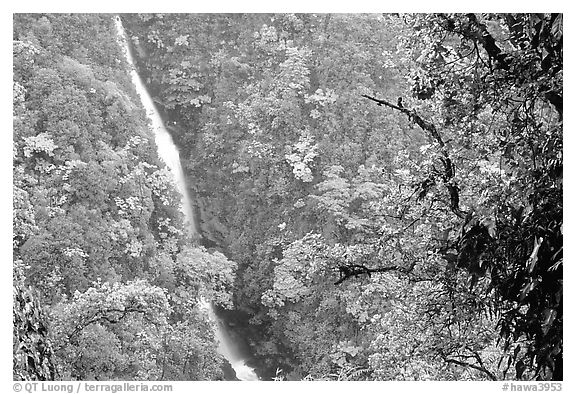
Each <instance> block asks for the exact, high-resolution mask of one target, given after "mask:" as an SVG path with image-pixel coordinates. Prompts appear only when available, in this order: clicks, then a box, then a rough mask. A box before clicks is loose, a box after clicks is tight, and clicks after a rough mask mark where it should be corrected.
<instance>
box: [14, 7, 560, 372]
mask: <svg viewBox="0 0 576 394" xmlns="http://www.w3.org/2000/svg"><path fill="white" fill-rule="evenodd" d="M121 18H122V21H123V23H124V25H125V26H126V28H127V30H128V33H129V36H130V39H131V40H130V41H131V46H132V50H133V53H134V55H135V56H136V58H137V60H138V64H137V66H138V72H139V73H140V75H141V76H143V77H144V80H145V81H146V83H147V86H148V89H149V91H150V92H151V94H152V95H153V98H154V100H155V102H156V105H157V106H158V109H159V110H160V111H161V112H162V115H163V118H164V120H165V123H166V124H167V125H168V127H169V130H170V132H171V134H172V135H173V137H174V139H175V141H176V143H177V145H178V146H179V148H180V151H181V158H182V161H183V164H184V167H185V171H186V175H187V179H188V183H189V186H190V187H191V188H192V189H193V191H194V193H193V194H194V196H193V198H194V200H195V208H196V211H197V216H198V222H199V224H200V229H201V235H202V237H203V239H202V241H201V245H200V244H198V243H197V241H196V240H195V239H191V238H190V237H188V235H187V234H186V231H184V230H183V218H182V214H181V212H180V204H181V203H180V197H179V195H178V193H177V192H176V190H175V187H174V184H173V182H172V180H171V174H170V172H169V171H168V170H167V169H166V168H165V166H164V164H163V163H162V161H161V160H160V159H159V158H158V154H157V152H156V147H155V143H154V138H153V135H152V133H151V131H150V129H149V127H148V125H147V121H146V117H145V112H144V110H143V108H142V106H141V104H140V101H139V100H138V97H137V94H136V92H135V89H134V86H132V84H131V81H130V78H129V76H128V72H127V71H128V64H127V63H126V60H125V57H124V55H123V53H122V49H121V47H120V45H119V43H118V40H117V37H116V31H115V29H114V21H113V16H112V15H56V14H46V15H41V14H34V15H15V16H14V27H13V29H14V32H13V34H14V38H13V39H14V43H13V55H14V83H13V86H14V89H13V92H14V93H13V98H14V106H13V111H14V115H13V119H14V133H13V141H14V146H13V152H14V167H13V172H14V174H13V178H14V184H13V193H14V194H13V195H14V210H13V212H14V216H13V217H14V222H13V227H14V238H13V249H14V278H15V279H14V280H15V286H14V300H15V301H14V341H15V342H14V343H15V351H14V375H15V378H19V379H53V378H57V379H80V380H82V379H85V380H100V379H158V380H160V379H168V380H202V379H222V378H223V375H222V368H221V365H222V363H223V360H222V357H221V356H220V355H219V354H218V353H217V352H216V343H215V339H214V335H213V332H212V329H211V326H210V322H209V321H208V319H207V318H206V314H205V312H203V311H202V309H201V308H200V307H199V300H200V298H201V297H202V296H207V297H209V298H210V299H211V300H214V302H215V303H216V304H218V305H220V306H221V307H222V308H223V312H222V313H223V315H224V316H226V315H227V312H226V309H228V310H233V311H235V312H233V313H231V312H228V315H229V316H232V317H231V318H233V319H235V323H236V325H237V327H236V328H237V330H238V332H240V333H241V334H242V335H243V336H245V337H246V338H248V341H249V343H250V348H251V351H252V353H253V357H252V359H251V362H252V363H253V364H254V366H255V367H256V368H257V370H258V372H259V375H260V376H261V377H263V378H274V379H280V380H282V379H298V380H300V379H304V380H422V379H434V380H464V379H477V380H486V379H490V380H501V379H553V380H562V378H563V367H562V365H563V331H562V327H563V288H562V286H563V258H562V256H563V216H562V214H563V208H562V207H563V200H562V195H563V186H562V184H563V182H562V168H563V156H562V152H563V148H562V146H563V145H562V126H563V41H562V40H563V26H562V20H563V16H562V14H394V15H391V14H138V15H136V14H130V15H122V16H121Z"/></svg>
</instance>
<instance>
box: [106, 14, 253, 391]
mask: <svg viewBox="0 0 576 394" xmlns="http://www.w3.org/2000/svg"><path fill="white" fill-rule="evenodd" d="M115 21H116V29H117V33H118V38H119V42H120V44H121V46H122V48H123V49H124V54H125V55H126V60H127V61H128V63H129V64H130V76H131V78H132V83H133V84H134V86H135V87H136V91H137V92H138V95H139V96H140V100H141V101H142V105H143V106H144V108H145V109H146V114H147V116H148V119H150V122H151V126H152V129H153V130H154V136H155V139H156V145H157V146H158V154H159V156H160V157H161V158H162V160H164V162H165V163H166V165H167V166H168V167H169V168H170V171H171V172H172V174H173V176H174V180H175V183H176V186H177V188H178V191H179V192H180V193H181V194H182V212H183V213H184V217H185V220H186V226H187V228H188V230H189V232H190V235H192V236H198V230H197V229H196V225H195V223H194V216H193V211H192V204H191V200H190V196H189V193H188V188H187V186H186V178H185V177H184V171H183V170H182V165H181V163H180V154H179V152H178V148H177V147H176V145H174V142H173V141H172V137H171V135H170V133H168V131H167V130H166V128H165V127H164V123H163V122H162V118H161V117H160V115H159V114H158V111H157V110H156V107H155V105H154V102H153V101H152V98H151V97H150V95H149V94H148V90H147V89H146V87H145V86H144V83H143V82H142V79H141V78H140V75H138V72H137V71H136V68H135V66H134V59H133V58H132V53H131V51H130V45H129V44H128V38H127V36H126V32H125V30H124V26H123V25H122V21H121V19H120V18H119V17H116V18H115ZM201 306H202V307H203V308H205V309H206V310H207V311H208V315H209V317H210V319H211V320H212V321H213V322H214V323H215V336H216V338H217V340H218V352H219V353H220V354H221V355H222V356H224V357H225V358H226V359H227V360H228V362H230V364H231V365H232V368H233V369H234V371H235V372H236V377H237V378H238V379H240V380H258V376H257V375H256V373H255V372H254V370H253V369H252V368H250V367H248V366H247V365H246V363H245V360H244V357H243V355H242V354H241V352H240V351H239V347H238V346H237V344H235V343H234V341H233V340H232V337H231V336H230V334H229V333H228V331H227V329H226V325H225V323H224V322H223V321H222V320H221V319H219V318H218V317H217V316H216V313H215V312H214V308H213V307H212V304H211V303H210V302H207V301H205V300H202V305H201Z"/></svg>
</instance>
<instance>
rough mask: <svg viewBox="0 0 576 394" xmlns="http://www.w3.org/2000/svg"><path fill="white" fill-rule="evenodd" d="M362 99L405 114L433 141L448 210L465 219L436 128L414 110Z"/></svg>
mask: <svg viewBox="0 0 576 394" xmlns="http://www.w3.org/2000/svg"><path fill="white" fill-rule="evenodd" d="M362 97H364V98H367V99H369V100H372V101H374V102H375V103H376V104H378V105H379V106H382V105H385V106H387V107H390V108H392V109H395V110H397V111H400V112H402V113H404V114H406V116H408V118H409V119H410V120H411V121H412V122H414V123H416V124H417V125H418V126H419V127H420V128H421V129H422V130H423V131H424V132H425V133H427V134H428V136H429V137H430V138H432V140H434V141H435V142H436V143H437V144H438V145H439V146H440V152H441V154H442V158H441V161H442V165H443V167H444V171H443V173H442V174H441V175H442V180H443V182H444V185H445V186H446V188H447V189H448V192H449V193H450V210H451V211H452V212H453V213H454V214H455V215H456V216H458V217H459V218H460V219H464V218H466V214H467V213H466V212H464V211H462V210H461V209H460V195H459V188H458V185H457V184H456V183H455V182H454V175H455V168H454V164H453V163H452V160H451V159H450V155H449V154H448V150H447V149H446V144H445V143H444V140H443V139H442V137H441V136H440V133H439V132H438V130H437V129H436V126H434V124H433V123H432V122H429V121H427V120H425V119H423V118H422V117H421V116H420V115H418V114H417V113H416V111H414V110H410V109H408V108H404V107H399V106H397V105H394V104H392V103H391V102H389V101H386V100H380V99H377V98H374V97H371V96H368V95H366V94H363V95H362Z"/></svg>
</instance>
